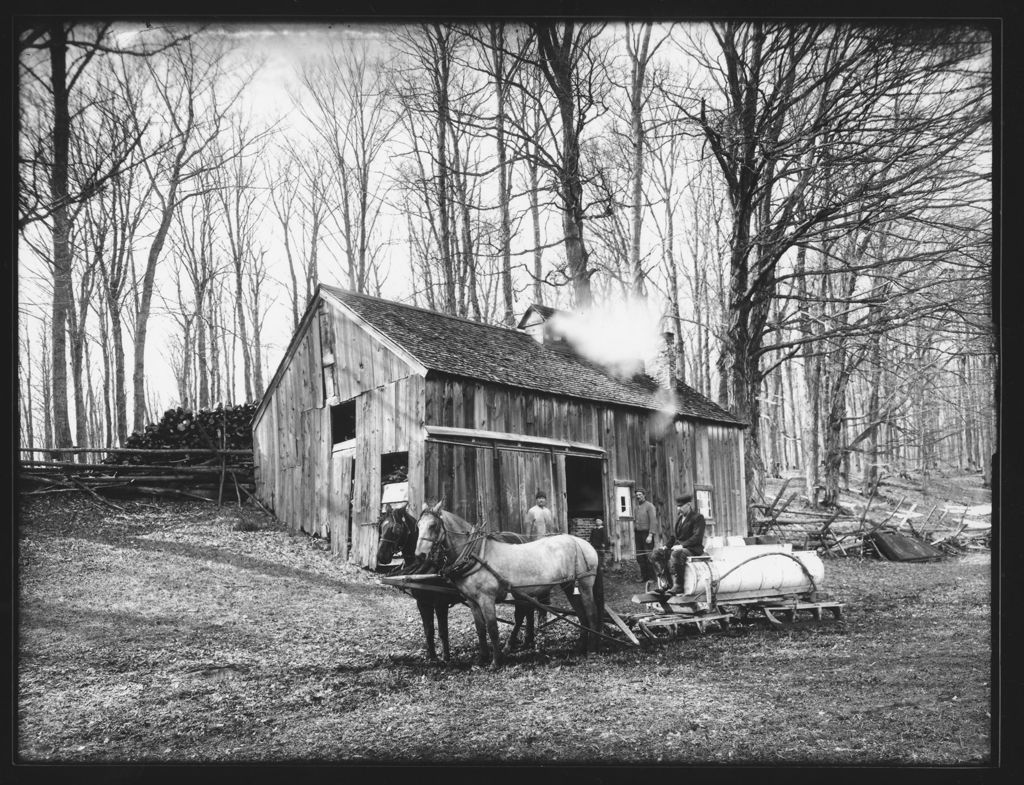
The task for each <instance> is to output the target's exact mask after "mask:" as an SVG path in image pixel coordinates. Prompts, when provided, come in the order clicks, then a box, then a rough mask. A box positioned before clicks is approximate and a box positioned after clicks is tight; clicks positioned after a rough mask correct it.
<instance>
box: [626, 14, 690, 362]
mask: <svg viewBox="0 0 1024 785" xmlns="http://www.w3.org/2000/svg"><path fill="white" fill-rule="evenodd" d="M652 27H653V22H645V23H643V24H642V28H643V30H642V32H641V33H640V35H639V36H638V39H637V41H636V42H634V41H633V39H632V36H631V31H628V30H627V33H626V46H627V49H628V51H629V54H630V68H631V69H632V73H631V74H630V77H631V78H630V86H629V120H630V145H631V153H632V158H633V160H632V167H631V168H632V172H631V173H630V175H631V180H632V183H631V184H632V193H631V197H632V204H631V205H630V209H631V210H632V236H631V238H630V239H631V241H632V242H631V243H630V249H629V264H630V268H631V270H632V275H633V291H634V292H635V293H636V295H637V296H639V297H643V296H644V295H645V294H646V286H645V284H644V277H645V276H644V269H643V266H642V265H641V263H640V232H641V231H642V229H643V210H644V191H643V186H644V162H645V157H644V151H645V147H646V141H645V130H644V117H643V108H644V88H645V85H646V81H647V64H648V62H649V60H650V54H649V50H650V43H651V28H652ZM634 44H635V48H634ZM676 334H677V335H678V333H676ZM677 367H678V368H679V373H680V374H681V375H682V376H683V377H684V378H685V374H686V366H685V364H682V365H678V366H677Z"/></svg>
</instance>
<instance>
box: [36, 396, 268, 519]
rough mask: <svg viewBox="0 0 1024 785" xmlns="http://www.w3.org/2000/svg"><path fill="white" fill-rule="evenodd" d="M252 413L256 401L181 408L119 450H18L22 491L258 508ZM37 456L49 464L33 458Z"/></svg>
mask: <svg viewBox="0 0 1024 785" xmlns="http://www.w3.org/2000/svg"><path fill="white" fill-rule="evenodd" d="M255 411H256V404H242V405H239V406H218V407H217V408H216V409H204V410H198V411H193V410H191V409H186V408H183V407H178V408H176V409H169V410H167V411H166V412H164V416H163V417H162V418H161V420H160V421H159V422H157V423H151V424H150V425H147V426H146V428H145V430H144V431H143V432H142V433H138V432H136V433H133V434H132V435H131V436H130V437H129V438H128V440H127V442H126V444H125V446H124V447H123V448H84V447H70V448H49V449H46V450H42V451H41V450H30V449H23V450H22V453H23V455H24V456H25V457H24V458H23V460H22V461H21V466H20V477H21V480H22V483H23V485H24V486H25V488H26V490H25V491H24V493H25V494H26V495H38V494H51V493H63V492H70V491H85V492H86V493H88V494H90V495H91V496H92V497H93V498H94V499H96V500H97V501H99V502H101V503H103V504H105V505H107V506H110V507H117V505H116V504H114V503H113V502H111V501H110V497H118V496H135V495H138V494H146V495H153V496H161V497H169V498H193V499H203V500H205V501H215V502H217V503H218V504H221V503H222V502H223V501H224V499H225V498H227V499H229V500H233V501H237V502H238V503H239V505H241V503H242V501H244V500H245V499H252V500H253V501H254V502H255V503H256V504H259V502H257V501H256V499H255V497H254V496H253V494H254V492H255V480H254V476H253V457H252V429H251V424H252V417H253V414H254V413H255ZM39 453H43V454H45V455H47V456H49V458H50V459H49V460H34V457H35V456H36V455H37V454H39ZM89 456H102V457H100V458H98V459H97V458H95V457H92V458H90V457H89ZM260 506H262V505H260ZM118 509H120V508H118Z"/></svg>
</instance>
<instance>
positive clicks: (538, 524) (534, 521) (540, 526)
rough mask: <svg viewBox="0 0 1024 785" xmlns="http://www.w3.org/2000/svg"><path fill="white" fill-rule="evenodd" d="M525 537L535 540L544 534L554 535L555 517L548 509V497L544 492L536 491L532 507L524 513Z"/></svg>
mask: <svg viewBox="0 0 1024 785" xmlns="http://www.w3.org/2000/svg"><path fill="white" fill-rule="evenodd" d="M524 528H525V529H526V536H527V537H529V538H530V539H531V540H536V539H538V538H540V537H543V536H544V535H546V534H554V533H555V516H553V515H552V514H551V510H550V509H549V508H548V495H547V494H546V493H544V491H537V496H536V497H535V498H534V505H533V506H532V507H531V508H530V509H529V510H527V511H526V525H525V527H524Z"/></svg>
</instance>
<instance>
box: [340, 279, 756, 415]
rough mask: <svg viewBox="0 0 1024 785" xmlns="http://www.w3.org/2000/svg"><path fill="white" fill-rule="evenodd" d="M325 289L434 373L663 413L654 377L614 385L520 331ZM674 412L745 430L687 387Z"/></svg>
mask: <svg viewBox="0 0 1024 785" xmlns="http://www.w3.org/2000/svg"><path fill="white" fill-rule="evenodd" d="M320 289H321V290H322V291H323V292H325V293H327V294H328V295H330V296H332V297H334V298H336V299H338V300H339V301H341V302H342V303H343V304H344V305H345V306H347V307H348V308H350V309H352V311H354V312H355V314H356V315H357V316H359V318H361V319H362V320H363V321H364V322H366V323H367V324H369V325H370V326H372V327H373V328H374V329H376V330H379V331H380V332H381V333H383V334H384V335H385V336H387V337H388V338H389V339H391V340H392V341H394V342H395V343H396V344H398V345H399V346H401V347H402V348H403V349H405V350H406V351H408V352H409V354H411V355H412V356H413V357H415V358H416V359H417V360H418V361H419V362H420V363H421V364H422V365H423V366H424V367H425V368H427V369H428V370H433V371H437V372H439V373H444V374H449V375H452V376H462V377H466V378H469V379H477V380H480V381H484V382H493V383H497V384H504V385H509V386H511V387H520V388H524V389H528V390H537V391H539V392H546V393H552V394H554V395H566V396H571V397H574V398H582V399H585V400H590V401H601V402H606V403H614V404H620V405H624V406H634V407H638V408H641V409H653V410H661V409H662V402H663V397H662V396H663V395H664V394H663V393H661V388H660V386H659V384H658V382H657V381H655V380H654V379H653V378H651V377H650V376H646V375H643V374H639V375H637V376H634V377H633V378H631V379H622V378H619V377H616V376H615V375H613V374H612V373H611V372H609V371H608V370H606V369H604V368H602V367H601V366H599V365H597V364H595V363H592V362H589V361H588V360H586V359H584V358H582V357H580V356H579V355H576V354H574V353H572V352H567V351H565V350H564V348H563V349H559V348H555V347H552V346H548V345H544V344H541V343H538V342H537V341H536V340H534V339H533V338H531V337H530V336H529V335H527V334H526V333H524V332H521V331H519V330H512V329H509V328H507V327H499V326H497V325H490V324H483V323H481V322H475V321H472V320H470V319H463V318H460V317H457V316H449V315H448V314H442V313H438V312H436V311H430V310H427V309H426V308H419V307H417V306H414V305H405V304H403V303H398V302H394V301H393V300H384V299H380V298H377V297H369V296H367V295H362V294H355V293H354V292H350V291H346V290H344V289H339V288H337V287H334V286H328V285H326V284H320ZM659 393H661V394H660V395H659ZM676 412H677V413H678V414H680V415H683V416H685V417H692V418H697V419H703V420H711V421H715V422H721V423H729V424H732V425H743V424H744V423H743V422H742V421H741V420H739V419H737V418H736V417H734V416H733V415H731V414H729V413H728V412H727V411H725V410H724V409H722V408H721V407H719V406H718V405H717V404H715V403H714V402H713V401H711V400H709V399H707V398H705V397H704V396H703V395H701V394H700V393H698V392H697V391H695V390H692V389H690V388H689V387H687V386H686V385H682V384H680V385H679V387H678V389H677V391H676Z"/></svg>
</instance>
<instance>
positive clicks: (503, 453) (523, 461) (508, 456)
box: [496, 447, 562, 534]
mask: <svg viewBox="0 0 1024 785" xmlns="http://www.w3.org/2000/svg"><path fill="white" fill-rule="evenodd" d="M496 454H497V466H496V470H497V471H496V473H497V492H498V498H499V501H500V505H501V506H500V515H501V528H502V529H503V530H504V531H514V532H519V533H520V534H525V533H526V532H525V530H524V526H523V522H524V520H525V519H526V512H527V510H529V509H530V507H532V506H533V499H534V495H535V494H536V493H537V491H544V492H545V493H547V495H548V502H549V503H550V505H551V508H552V509H551V512H552V515H553V516H554V518H555V521H558V520H560V519H561V515H562V511H561V509H559V505H561V498H560V496H561V494H560V493H557V492H556V491H557V489H556V487H555V483H554V472H553V471H552V465H551V464H552V459H551V453H550V452H549V451H546V450H545V451H539V450H521V449H510V448H504V447H501V448H498V449H497V450H496Z"/></svg>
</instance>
